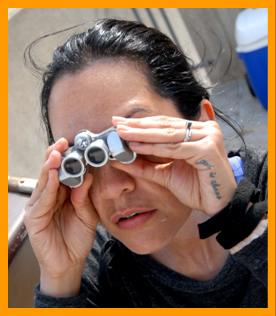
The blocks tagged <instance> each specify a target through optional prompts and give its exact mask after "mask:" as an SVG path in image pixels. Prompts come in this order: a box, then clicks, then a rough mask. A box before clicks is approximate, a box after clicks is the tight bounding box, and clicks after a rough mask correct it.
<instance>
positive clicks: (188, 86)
mask: <svg viewBox="0 0 276 316" xmlns="http://www.w3.org/2000/svg"><path fill="white" fill-rule="evenodd" d="M35 42H37V41H35ZM33 44H34V42H33V43H31V44H30V45H29V46H28V47H27V49H26V50H25V61H26V59H27V57H28V60H29V61H30V63H31V64H32V66H33V67H34V68H35V69H39V68H38V67H37V65H36V63H35V62H34V59H33V58H32V55H31V50H32V46H33ZM103 58H127V59H130V60H134V61H136V62H139V64H140V65H141V66H142V67H141V69H143V70H145V71H146V75H147V78H148V80H149V82H150V84H151V86H152V88H153V89H154V90H155V91H156V92H157V93H158V94H159V95H160V96H162V97H164V98H169V99H171V100H172V101H173V102H174V104H175V105H176V107H177V108H178V110H179V111H180V112H181V113H182V114H183V116H184V117H185V118H188V119H192V118H196V117H197V116H198V115H199V114H200V113H199V111H200V102H201V100H202V99H209V93H208V91H207V89H205V88H204V87H202V85H200V84H199V82H198V81H197V80H196V79H195V77H194V75H193V73H192V69H191V64H190V63H189V61H190V60H189V59H188V58H187V57H186V56H185V55H184V53H183V52H182V51H181V50H180V49H179V48H178V47H177V46H176V45H175V44H174V43H173V42H172V41H171V40H170V39H169V38H168V37H167V36H166V35H165V34H163V33H161V32H160V31H158V30H156V29H154V28H150V27H147V26H145V25H144V24H141V23H139V22H134V21H124V20H117V19H102V20H98V21H97V22H96V23H95V25H94V26H93V27H92V28H90V29H88V30H87V31H86V32H83V33H79V34H75V35H72V36H71V37H70V38H69V39H68V40H67V41H66V42H65V43H64V44H63V45H61V46H59V47H57V48H56V50H55V51H54V54H53V60H52V62H51V63H50V64H49V65H48V66H47V68H46V70H45V71H44V73H43V77H42V79H43V88H42V91H41V113H42V119H43V122H44V124H45V127H46V131H47V136H48V141H49V143H52V142H53V141H54V139H53V135H52V131H51V127H50V122H49V117H48V102H49V96H50V93H51V89H52V87H53V85H54V83H55V81H56V80H57V79H58V78H60V77H61V76H62V75H63V74H66V73H74V72H77V71H80V70H82V69H83V68H85V67H86V66H88V65H89V64H91V63H93V61H95V60H99V59H103ZM215 112H216V114H217V115H218V116H219V117H220V118H222V119H223V120H224V121H226V122H227V123H228V124H229V125H230V126H232V127H233V128H234V129H235V130H236V132H237V129H236V128H235V126H233V124H232V123H231V122H229V121H228V120H227V119H226V118H225V116H224V115H223V114H222V112H220V111H218V110H217V109H215ZM238 134H239V133H238Z"/></svg>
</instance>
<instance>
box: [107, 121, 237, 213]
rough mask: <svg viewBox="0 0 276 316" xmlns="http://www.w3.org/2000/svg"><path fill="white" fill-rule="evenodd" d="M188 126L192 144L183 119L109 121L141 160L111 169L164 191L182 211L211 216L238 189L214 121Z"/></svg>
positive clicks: (193, 122)
mask: <svg viewBox="0 0 276 316" xmlns="http://www.w3.org/2000/svg"><path fill="white" fill-rule="evenodd" d="M190 122H192V126H191V131H192V135H191V139H190V141H189V142H184V136H185V134H186V131H187V120H185V119H181V118H173V117H167V116H154V117H145V118H121V117H113V124H114V125H116V126H117V131H118V133H119V135H120V136H121V137H122V138H123V139H125V140H126V141H128V142H129V147H130V148H131V149H132V150H133V151H135V152H136V153H137V154H140V157H138V159H137V160H136V161H135V162H134V163H132V164H130V165H124V164H120V163H115V164H114V165H115V166H116V168H118V169H121V170H124V171H125V172H128V173H130V174H132V175H133V176H137V177H142V178H145V179H148V180H150V181H153V182H155V183H158V184H160V185H162V186H164V187H166V188H167V189H168V190H170V191H171V192H172V193H173V194H174V195H175V196H176V197H177V198H178V200H179V201H181V202H182V203H183V204H184V205H186V206H188V207H190V208H192V209H198V210H202V211H204V212H205V213H206V214H208V215H210V216H211V215H214V214H215V213H217V212H218V211H219V210H221V209H222V208H223V207H225V206H226V205H227V204H228V202H229V201H230V200H231V198H232V197H233V195H234V192H235V189H236V186H237V185H236V182H235V178H234V175H233V172H232V169H231V166H230V164H229V161H228V158H227V154H226V151H225V148H224V144H223V135H222V132H221V130H220V128H219V125H218V124H217V123H216V122H215V121H206V122H201V121H190ZM164 159H165V161H166V163H164ZM168 161H169V162H168Z"/></svg>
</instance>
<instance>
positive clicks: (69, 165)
mask: <svg viewBox="0 0 276 316" xmlns="http://www.w3.org/2000/svg"><path fill="white" fill-rule="evenodd" d="M115 159H116V160H118V161H120V162H122V163H126V164H129V163H132V162H133V161H134V160H135V159H136V153H135V152H133V151H132V150H130V149H129V147H128V146H127V144H126V142H125V141H124V140H123V139H122V138H120V136H119V135H118V133H117V132H116V128H115V127H111V128H109V129H107V130H105V131H103V132H102V133H100V134H93V133H91V132H90V131H88V130H84V131H80V132H79V133H78V134H77V135H76V136H75V139H74V145H73V146H72V147H70V148H69V149H68V150H67V151H66V152H65V153H64V155H63V158H62V162H61V166H60V169H59V180H60V182H62V183H63V184H65V185H67V186H69V187H71V188H75V187H78V186H80V185H81V184H82V182H83V177H84V174H85V172H86V166H87V165H90V166H92V167H96V168H98V167H101V166H104V165H105V164H106V163H107V162H108V160H115Z"/></svg>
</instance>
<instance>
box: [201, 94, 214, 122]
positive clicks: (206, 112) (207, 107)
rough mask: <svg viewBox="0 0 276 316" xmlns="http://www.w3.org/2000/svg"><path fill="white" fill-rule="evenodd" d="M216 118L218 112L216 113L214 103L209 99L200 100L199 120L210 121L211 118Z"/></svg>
mask: <svg viewBox="0 0 276 316" xmlns="http://www.w3.org/2000/svg"><path fill="white" fill-rule="evenodd" d="M215 119H216V114H215V111H214V108H213V105H212V103H211V102H210V101H209V100H207V99H203V100H202V101H201V102H200V117H199V121H210V120H215Z"/></svg>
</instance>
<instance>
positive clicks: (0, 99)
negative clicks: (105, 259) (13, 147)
mask: <svg viewBox="0 0 276 316" xmlns="http://www.w3.org/2000/svg"><path fill="white" fill-rule="evenodd" d="M77 4H78V6H74V5H73V4H72V5H70V3H69V1H65V0H59V1H57V0H55V1H53V0H48V1H45V0H44V1H40V4H39V6H38V5H37V2H36V1H31V0H29V1H28V0H25V1H7V0H2V1H1V4H0V23H1V30H2V31H1V38H2V43H1V50H0V54H1V58H0V69H1V71H0V76H1V84H0V89H1V93H0V104H1V106H0V111H1V114H0V120H1V123H0V128H1V135H2V137H1V145H2V146H1V147H2V151H3V148H7V146H8V142H7V139H8V128H7V127H8V126H7V125H8V123H7V118H8V114H7V113H8V93H7V87H8V82H7V78H8V8H18V7H24V8H35V7H39V8H59V7H60V8H61V7H62V8H64V7H69V8H74V7H75V8H85V7H90V6H91V4H92V3H91V1H82V0H80V1H78V2H77ZM128 4H129V3H128V2H127V1H120V0H117V1H116V2H115V1H110V0H109V1H105V7H109V8H115V7H116V8H127V7H129V5H128ZM132 5H133V6H135V7H137V8H139V7H140V8H142V7H143V8H144V7H152V8H155V7H175V8H189V7H190V8H195V7H198V8H205V7H206V8H221V7H222V6H221V1H212V0H210V1H208V6H206V2H205V1H203V0H198V1H197V2H196V5H194V3H193V4H192V5H191V2H190V1H189V3H187V4H186V3H185V2H184V1H173V0H171V1H164V0H159V1H139V0H138V1H133V2H132ZM225 5H227V6H226V7H227V8H239V7H244V8H246V7H256V8H258V7H267V8H269V69H268V70H269V81H268V82H269V109H268V150H269V155H268V160H269V179H268V188H269V247H268V248H269V249H268V250H269V252H268V262H269V301H268V303H269V304H268V308H258V309H257V308H252V309H250V308H245V309H240V308H236V309H233V308H227V309H223V310H222V309H220V308H217V309H214V308H204V309H199V308H195V309H190V308H186V309H181V308H179V309H178V308H177V309H169V310H167V309H159V308H157V309H143V311H142V312H143V314H144V313H145V314H150V315H153V314H156V315H162V314H163V315H165V314H167V313H168V312H169V313H170V314H171V313H172V314H174V315H181V314H182V313H187V314H188V315H203V314H204V315H205V316H208V315H210V316H215V315H221V314H222V313H223V315H224V316H227V315H231V316H232V314H233V313H235V315H237V316H239V315H250V316H254V315H256V316H269V315H275V2H274V1H273V0H268V1H262V2H260V1H256V0H254V1H244V0H239V1H236V0H231V1H230V0H228V1H225V2H224V7H225ZM93 7H95V8H96V7H97V6H93ZM101 7H102V6H101ZM4 144H5V146H3V145H4ZM7 164H8V159H7V156H5V155H1V164H0V166H1V168H0V172H1V179H2V181H1V185H0V189H1V191H0V192H1V201H2V204H3V205H5V206H6V210H8V205H7V182H6V181H7V180H6V179H7V173H8V171H7ZM3 179H5V181H3ZM7 221H8V216H7V211H5V208H4V207H3V209H2V215H1V220H0V225H1V226H0V231H2V236H1V237H2V238H0V246H1V248H0V249H1V260H0V266H1V270H0V273H1V278H0V279H1V295H0V314H1V315H27V316H32V315H48V314H49V315H50V313H51V315H63V314H64V315H75V313H76V312H77V314H78V315H88V314H90V313H91V312H92V311H91V310H90V309H75V308H72V309H57V308H51V309H47V308H46V309H35V308H8V254H7V249H8V247H7V236H8V232H7V227H8V225H7ZM129 312H130V310H128V309H95V310H93V313H95V314H97V315H105V314H109V313H112V314H113V315H116V314H118V315H127V314H128V313H129ZM140 312H141V310H140V309H131V313H132V315H134V314H135V315H138V314H139V313H140Z"/></svg>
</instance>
